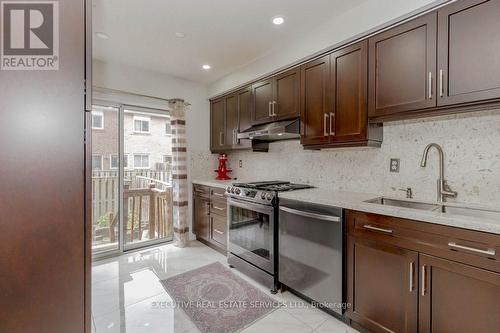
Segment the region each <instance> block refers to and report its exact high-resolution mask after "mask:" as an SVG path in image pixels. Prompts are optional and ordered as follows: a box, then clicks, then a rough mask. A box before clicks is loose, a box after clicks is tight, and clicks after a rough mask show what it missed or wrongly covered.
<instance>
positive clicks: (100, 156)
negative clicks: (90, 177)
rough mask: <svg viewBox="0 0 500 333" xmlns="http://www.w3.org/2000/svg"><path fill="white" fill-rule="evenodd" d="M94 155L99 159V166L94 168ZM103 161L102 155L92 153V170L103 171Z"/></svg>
mask: <svg viewBox="0 0 500 333" xmlns="http://www.w3.org/2000/svg"><path fill="white" fill-rule="evenodd" d="M94 157H99V158H100V159H101V168H99V169H95V168H94ZM103 162H104V161H103V156H102V155H98V154H95V155H92V171H103V170H104V163H103Z"/></svg>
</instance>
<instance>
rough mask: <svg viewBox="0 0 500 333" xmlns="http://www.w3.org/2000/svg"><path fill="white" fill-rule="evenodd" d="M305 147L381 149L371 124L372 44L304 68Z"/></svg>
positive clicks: (347, 49)
mask: <svg viewBox="0 0 500 333" xmlns="http://www.w3.org/2000/svg"><path fill="white" fill-rule="evenodd" d="M301 78H302V90H301V96H302V102H301V107H302V112H301V122H302V132H301V134H302V135H301V138H302V144H303V145H305V146H311V148H329V147H339V146H365V145H370V146H380V142H381V141H382V128H381V127H379V126H377V125H370V126H369V125H368V111H367V110H368V107H367V103H368V100H367V97H368V45H367V41H362V42H359V43H356V44H353V45H350V46H348V47H345V48H343V49H341V50H338V51H336V52H334V53H332V54H330V55H327V56H325V57H323V58H320V59H318V60H315V61H312V62H310V63H307V64H305V65H303V66H302V74H301Z"/></svg>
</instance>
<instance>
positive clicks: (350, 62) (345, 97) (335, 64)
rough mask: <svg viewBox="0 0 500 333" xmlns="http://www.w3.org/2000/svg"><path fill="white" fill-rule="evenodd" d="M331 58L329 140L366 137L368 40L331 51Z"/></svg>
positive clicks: (351, 139) (353, 139) (355, 139)
mask: <svg viewBox="0 0 500 333" xmlns="http://www.w3.org/2000/svg"><path fill="white" fill-rule="evenodd" d="M330 59H331V65H330V66H331V84H332V93H331V98H332V113H331V114H330V128H331V130H330V131H331V133H330V135H332V141H335V142H345V141H357V140H365V139H367V127H368V111H367V102H368V101H367V94H368V91H367V90H368V43H367V41H362V42H360V43H357V44H354V45H351V46H349V47H346V48H344V49H342V50H339V51H337V52H335V53H333V54H332V55H331V56H330Z"/></svg>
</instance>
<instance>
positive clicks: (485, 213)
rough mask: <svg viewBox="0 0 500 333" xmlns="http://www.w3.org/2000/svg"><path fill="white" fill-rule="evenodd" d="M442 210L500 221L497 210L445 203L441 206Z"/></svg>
mask: <svg viewBox="0 0 500 333" xmlns="http://www.w3.org/2000/svg"><path fill="white" fill-rule="evenodd" d="M441 212H443V213H448V214H456V215H463V216H469V217H478V218H483V219H489V220H497V221H500V212H499V211H495V210H488V209H478V208H470V207H457V206H448V205H446V204H445V205H443V206H441Z"/></svg>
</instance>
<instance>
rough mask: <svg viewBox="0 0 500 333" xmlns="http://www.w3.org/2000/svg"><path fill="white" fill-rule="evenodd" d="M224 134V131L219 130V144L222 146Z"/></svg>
mask: <svg viewBox="0 0 500 333" xmlns="http://www.w3.org/2000/svg"><path fill="white" fill-rule="evenodd" d="M223 135H224V132H219V146H223V145H224V143H223V141H224V139H223V138H222V136H223Z"/></svg>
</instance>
